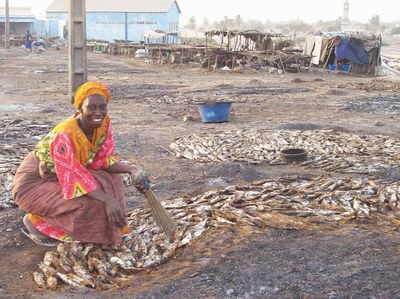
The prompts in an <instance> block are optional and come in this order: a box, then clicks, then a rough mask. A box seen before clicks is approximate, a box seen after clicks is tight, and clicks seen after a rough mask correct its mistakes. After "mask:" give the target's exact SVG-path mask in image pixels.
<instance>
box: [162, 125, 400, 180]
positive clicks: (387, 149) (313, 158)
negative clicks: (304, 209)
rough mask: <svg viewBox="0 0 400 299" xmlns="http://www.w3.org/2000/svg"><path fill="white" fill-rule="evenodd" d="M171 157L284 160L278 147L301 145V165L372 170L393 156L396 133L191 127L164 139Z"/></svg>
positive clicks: (399, 150) (392, 161) (399, 148)
mask: <svg viewBox="0 0 400 299" xmlns="http://www.w3.org/2000/svg"><path fill="white" fill-rule="evenodd" d="M169 147H170V149H171V150H172V152H174V153H175V154H176V156H177V157H183V158H186V159H190V160H196V161H198V162H205V163H206V162H219V161H245V162H248V163H253V164H259V163H262V162H264V161H265V162H268V163H270V164H285V163H287V161H286V160H285V159H283V158H282V156H281V151H282V150H283V149H286V148H302V149H305V150H306V151H307V152H308V156H309V159H308V160H307V161H304V162H302V163H301V165H303V166H309V167H317V168H322V169H324V170H326V171H337V172H348V173H373V172H376V171H382V170H383V169H385V168H387V167H393V166H395V165H397V164H398V162H399V157H400V156H399V155H400V139H399V138H395V137H389V136H382V135H379V136H374V135H356V134H350V133H344V132H338V131H332V130H308V131H300V130H266V129H249V130H242V131H225V132H217V133H197V134H193V135H190V136H186V137H182V138H178V139H177V140H175V141H174V142H172V143H171V144H170V146H169Z"/></svg>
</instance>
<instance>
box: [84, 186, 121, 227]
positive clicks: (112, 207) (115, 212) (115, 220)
mask: <svg viewBox="0 0 400 299" xmlns="http://www.w3.org/2000/svg"><path fill="white" fill-rule="evenodd" d="M87 195H88V196H89V197H90V198H92V199H94V200H97V201H100V202H102V203H103V204H104V205H105V207H106V213H107V217H108V221H109V222H110V224H111V225H112V226H116V227H124V226H126V225H127V222H126V217H125V213H124V210H123V209H122V208H121V206H120V205H119V203H118V201H117V200H116V199H115V198H113V197H112V196H110V195H108V194H106V193H105V192H104V191H102V190H99V189H97V190H94V191H92V192H90V193H88V194H87Z"/></svg>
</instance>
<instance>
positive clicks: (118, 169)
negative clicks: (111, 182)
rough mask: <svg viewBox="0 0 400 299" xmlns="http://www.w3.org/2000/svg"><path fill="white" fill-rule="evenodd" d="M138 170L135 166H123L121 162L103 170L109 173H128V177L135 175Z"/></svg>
mask: <svg viewBox="0 0 400 299" xmlns="http://www.w3.org/2000/svg"><path fill="white" fill-rule="evenodd" d="M138 169H139V167H138V166H136V165H129V164H124V163H121V162H118V163H114V164H112V165H110V166H108V167H107V168H105V169H104V170H106V171H108V172H111V173H129V174H130V175H135V173H136V171H137V170H138Z"/></svg>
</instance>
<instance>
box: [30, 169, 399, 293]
mask: <svg viewBox="0 0 400 299" xmlns="http://www.w3.org/2000/svg"><path fill="white" fill-rule="evenodd" d="M399 196H400V184H399V183H393V184H381V185H380V184H379V183H378V182H376V181H373V180H367V179H359V180H354V179H351V178H340V179H335V178H331V177H328V176H324V175H321V176H318V177H316V178H313V179H304V178H300V177H297V176H287V177H281V178H276V179H269V180H262V181H257V182H254V183H253V184H251V185H246V186H244V185H236V186H235V185H234V186H229V187H226V188H224V189H222V190H212V191H208V192H205V193H204V194H200V195H198V196H194V197H192V198H189V197H184V198H176V199H173V200H170V201H168V203H164V206H165V208H166V209H167V210H169V213H170V214H171V215H172V217H173V218H174V219H175V221H176V222H177V223H178V228H177V230H176V233H175V238H174V241H173V242H169V240H168V238H167V237H166V236H165V235H164V234H163V233H162V232H161V231H160V230H159V229H158V227H157V226H156V224H155V222H154V221H153V219H152V217H151V214H150V211H149V209H147V208H144V207H141V208H136V209H135V210H133V212H131V213H130V214H129V215H128V223H129V226H130V227H131V228H132V229H133V231H132V233H131V234H130V235H129V236H128V237H127V238H126V239H125V242H124V245H123V246H104V245H93V244H77V243H72V244H66V243H61V244H60V245H59V246H58V248H57V251H56V252H47V253H46V254H45V257H44V260H43V262H42V263H40V264H39V268H40V269H41V270H42V272H35V274H34V278H35V281H36V283H37V285H38V286H40V287H45V288H51V289H54V288H56V287H57V284H60V283H62V284H67V285H72V286H81V287H91V288H98V289H108V288H111V287H113V286H115V285H120V284H121V283H123V279H126V278H127V277H129V276H131V275H133V274H134V273H137V272H138V271H140V270H142V269H146V268H149V267H154V266H157V265H160V264H161V263H163V262H165V261H166V260H167V259H168V258H169V257H171V256H172V255H173V254H174V253H175V252H176V250H177V248H179V247H182V246H184V245H186V244H188V243H189V242H190V241H191V240H193V239H195V238H199V237H200V236H201V235H203V233H204V232H205V231H206V230H207V229H209V228H212V227H227V226H229V227H232V226H238V225H246V226H250V227H254V228H262V227H264V226H267V225H268V226H272V227H277V226H279V227H282V223H283V222H285V221H286V219H287V217H288V216H290V217H292V218H293V217H301V219H305V218H304V217H308V218H310V219H319V220H322V221H324V222H326V221H335V222H336V221H339V220H341V221H345V220H346V219H357V218H366V217H368V218H371V217H372V215H373V214H374V213H379V212H380V211H388V210H394V209H396V210H398V208H399V205H400V200H399ZM271 215H274V217H271ZM399 225H400V221H399ZM290 228H292V229H295V228H296V227H295V226H293V224H291V227H290Z"/></svg>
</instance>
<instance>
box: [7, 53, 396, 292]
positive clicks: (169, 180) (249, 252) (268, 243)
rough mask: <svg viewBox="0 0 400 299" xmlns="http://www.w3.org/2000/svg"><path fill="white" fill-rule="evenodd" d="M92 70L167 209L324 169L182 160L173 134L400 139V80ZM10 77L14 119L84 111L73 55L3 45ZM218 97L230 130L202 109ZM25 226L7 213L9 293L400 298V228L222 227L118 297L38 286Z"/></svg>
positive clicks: (357, 224)
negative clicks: (225, 104) (254, 131)
mask: <svg viewBox="0 0 400 299" xmlns="http://www.w3.org/2000/svg"><path fill="white" fill-rule="evenodd" d="M88 65H89V67H88V72H89V78H88V79H89V80H98V81H102V82H104V83H106V84H107V85H109V87H110V88H111V91H112V101H111V104H110V107H109V114H110V116H111V118H112V120H113V127H114V131H115V141H116V152H117V154H118V155H119V156H120V157H121V158H122V159H123V160H125V161H129V162H132V163H136V164H139V165H141V166H143V167H144V168H145V169H146V170H147V171H148V173H149V174H150V175H151V178H152V182H153V183H154V184H155V185H154V189H155V191H156V193H157V194H158V195H159V196H160V197H161V198H162V199H163V200H169V199H172V198H176V197H182V196H194V195H197V194H200V193H202V192H205V191H207V190H211V189H215V188H221V187H224V186H228V185H230V184H239V183H251V182H252V181H254V180H257V179H261V178H270V177H279V176H282V175H285V174H300V175H310V176H313V175H318V174H320V170H313V171H311V170H306V169H304V168H300V167H296V166H293V165H280V166H272V165H269V164H267V163H261V164H258V165H252V164H248V163H245V162H221V163H197V162H195V161H191V160H186V159H179V158H177V157H176V156H175V155H173V153H172V152H171V151H170V149H169V144H170V143H171V142H172V141H174V139H175V138H179V137H182V136H187V135H190V134H193V133H196V132H210V133H212V132H218V131H225V130H244V129H249V128H268V129H281V128H286V129H335V130H340V131H344V132H352V133H355V134H383V135H391V136H397V135H398V132H399V128H400V123H399V111H400V105H399V103H400V96H399V89H400V87H399V79H398V77H393V76H390V77H389V76H388V77H386V76H380V77H376V78H371V77H363V76H355V75H351V74H346V73H337V72H330V71H327V70H320V69H312V70H311V71H309V72H304V73H301V74H293V73H287V74H268V73H266V72H262V71H255V70H249V69H247V70H245V71H243V72H241V73H233V72H222V71H216V72H213V71H208V70H206V69H201V68H200V67H199V66H197V65H152V64H145V63H144V61H142V60H138V59H133V58H131V57H127V56H111V55H105V54H96V53H89V55H88ZM0 69H1V72H0V99H1V101H0V117H1V119H2V122H3V123H4V122H5V121H9V120H25V121H26V120H30V121H34V122H37V123H46V124H49V125H55V124H57V123H58V122H59V121H60V120H62V119H64V118H65V117H67V116H69V115H71V114H73V112H74V109H73V106H72V105H71V104H70V102H69V99H68V96H67V89H68V88H67V87H68V74H67V70H68V57H67V51H66V49H61V50H59V51H57V50H55V49H48V50H46V51H45V52H44V53H41V54H34V53H24V52H23V51H22V50H21V49H15V48H13V49H11V51H9V52H6V51H5V50H3V49H2V50H0ZM214 99H218V100H229V101H233V102H234V103H233V104H232V109H231V118H230V121H229V122H225V123H203V122H202V121H201V118H200V115H199V109H198V104H197V103H198V102H201V101H206V100H214ZM185 120H187V121H185ZM16 139H18V138H16ZM332 175H341V174H332ZM356 176H357V175H356V174H354V177H356ZM126 197H127V204H128V207H129V208H134V207H136V206H142V205H144V204H145V201H144V199H143V197H142V195H140V194H138V193H137V192H136V191H135V190H132V189H130V188H129V187H128V188H127V191H126ZM22 217H23V212H22V211H21V210H19V209H18V208H7V209H3V210H0V231H1V235H0V254H1V256H2V258H1V259H0V271H1V273H2V274H1V280H0V297H1V298H99V297H102V298H112V297H113V298H400V287H399V283H398V279H397V278H398V277H400V269H399V267H398V265H399V264H400V255H399V250H400V235H399V232H398V229H399V227H391V228H390V229H388V228H384V229H383V228H382V226H380V225H376V222H374V221H372V220H371V221H368V220H365V219H364V220H363V221H359V220H357V219H355V220H353V221H349V222H346V223H319V224H318V225H312V226H309V227H303V228H302V229H287V228H285V226H282V227H278V228H272V227H268V226H267V227H264V228H262V229H248V228H246V229H245V228H242V227H239V226H238V227H232V228H231V229H229V230H217V229H210V230H208V231H207V232H206V233H205V234H204V235H202V236H201V238H199V239H197V240H195V241H193V242H191V243H189V244H188V245H187V246H185V247H184V248H183V249H181V250H179V251H178V252H176V254H175V255H174V257H173V258H172V259H170V260H168V261H167V262H166V263H164V264H162V265H160V266H159V267H157V268H155V269H149V270H148V271H145V272H141V273H140V274H137V275H135V276H133V277H131V278H130V279H128V280H127V281H125V282H124V284H123V286H121V287H119V288H116V289H112V290H109V291H98V290H92V289H80V288H78V289H76V288H72V287H66V286H65V287H60V288H59V289H57V291H47V290H41V289H38V288H37V287H36V286H35V283H34V282H33V279H32V272H33V271H35V270H37V264H38V263H39V262H40V261H41V260H42V259H43V254H44V252H45V251H46V248H41V247H39V246H37V245H36V244H33V243H32V242H31V241H30V240H28V239H27V238H26V237H24V236H23V235H22V234H21V233H20V229H21V228H22ZM382 221H384V217H383V220H382Z"/></svg>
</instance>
